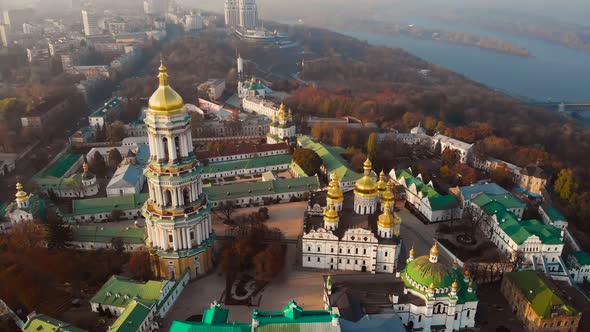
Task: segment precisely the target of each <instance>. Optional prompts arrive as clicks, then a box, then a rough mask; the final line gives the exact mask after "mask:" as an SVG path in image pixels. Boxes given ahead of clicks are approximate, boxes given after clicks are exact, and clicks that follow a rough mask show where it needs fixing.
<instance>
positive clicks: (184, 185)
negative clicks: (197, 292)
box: [142, 64, 214, 279]
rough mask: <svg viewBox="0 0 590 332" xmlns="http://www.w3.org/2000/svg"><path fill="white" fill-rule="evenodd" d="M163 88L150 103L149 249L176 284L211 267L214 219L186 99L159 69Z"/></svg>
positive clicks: (161, 273)
mask: <svg viewBox="0 0 590 332" xmlns="http://www.w3.org/2000/svg"><path fill="white" fill-rule="evenodd" d="M159 71H160V73H159V75H158V78H159V81H160V84H159V87H158V89H157V90H156V91H155V92H154V93H153V94H152V96H151V97H150V99H149V105H148V109H147V110H146V117H145V123H146V125H147V128H148V139H149V147H150V162H149V163H148V165H147V167H146V168H145V170H144V174H145V176H146V178H147V180H148V181H147V182H148V189H149V196H150V198H149V200H148V201H147V202H146V203H145V205H144V207H143V210H142V213H143V215H144V217H145V219H146V231H147V240H146V242H147V243H146V244H147V246H148V247H149V248H150V252H151V254H152V257H153V260H152V267H153V269H154V272H155V273H156V275H159V276H161V277H165V278H170V279H173V278H177V277H180V275H181V274H182V273H183V272H184V271H186V270H188V271H189V272H190V275H191V278H194V277H196V276H197V275H199V274H203V273H206V272H207V271H208V270H209V269H210V268H211V266H212V257H213V238H214V233H213V231H212V228H211V217H210V214H209V211H210V210H209V207H208V204H207V199H206V197H205V196H204V194H203V184H202V182H201V171H202V166H201V165H200V164H199V162H198V161H197V159H196V157H195V154H194V152H193V144H192V137H191V127H190V120H191V117H190V115H189V114H188V112H187V111H186V109H185V108H184V102H183V100H182V97H180V95H179V94H178V93H177V92H176V91H174V89H172V87H170V85H169V84H168V73H167V70H166V67H164V65H163V64H162V65H161V66H160V68H159Z"/></svg>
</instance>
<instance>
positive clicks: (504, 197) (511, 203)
mask: <svg viewBox="0 0 590 332" xmlns="http://www.w3.org/2000/svg"><path fill="white" fill-rule="evenodd" d="M471 202H473V204H475V205H477V206H480V207H481V206H484V205H486V204H488V203H490V202H498V203H500V204H502V205H503V206H504V208H505V209H517V208H524V207H525V206H526V205H525V204H524V203H523V202H521V201H520V200H519V199H518V198H516V197H515V196H514V195H512V194H510V193H506V194H487V193H483V194H480V195H477V196H476V197H474V198H473V199H471Z"/></svg>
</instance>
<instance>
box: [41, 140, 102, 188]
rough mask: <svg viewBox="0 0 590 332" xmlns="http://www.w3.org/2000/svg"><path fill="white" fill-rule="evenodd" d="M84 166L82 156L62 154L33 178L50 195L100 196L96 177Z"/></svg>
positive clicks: (64, 152) (63, 152) (65, 152)
mask: <svg viewBox="0 0 590 332" xmlns="http://www.w3.org/2000/svg"><path fill="white" fill-rule="evenodd" d="M83 165H84V158H83V156H82V155H80V154H72V153H68V152H67V150H64V151H62V152H60V153H59V154H58V155H57V156H56V157H55V158H54V159H53V160H52V161H51V163H49V165H48V166H47V167H45V168H44V169H42V170H41V171H40V172H39V173H37V174H35V176H33V178H32V180H33V182H34V183H35V184H36V185H37V186H38V187H39V189H40V190H41V191H43V192H45V193H47V194H48V195H51V194H53V195H55V196H57V197H69V198H82V197H91V196H95V195H97V194H98V191H99V185H98V183H97V182H96V177H95V176H94V175H93V174H92V173H90V172H89V171H88V168H87V165H86V166H84V167H82V166H83Z"/></svg>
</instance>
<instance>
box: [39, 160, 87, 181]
mask: <svg viewBox="0 0 590 332" xmlns="http://www.w3.org/2000/svg"><path fill="white" fill-rule="evenodd" d="M80 158H82V155H81V154H64V155H63V156H62V157H61V158H60V159H59V160H58V161H56V162H55V164H53V165H52V166H51V167H49V168H48V169H47V170H46V171H45V173H44V175H45V176H49V177H54V178H61V177H63V176H64V174H66V172H67V171H68V170H69V169H70V168H72V166H73V165H74V164H75V163H76V162H77V161H78V160H79V159H80Z"/></svg>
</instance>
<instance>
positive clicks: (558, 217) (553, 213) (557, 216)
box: [543, 206, 567, 221]
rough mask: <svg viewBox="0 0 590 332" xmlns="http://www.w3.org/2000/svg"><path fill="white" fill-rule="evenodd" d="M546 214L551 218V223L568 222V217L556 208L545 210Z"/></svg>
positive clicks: (551, 207)
mask: <svg viewBox="0 0 590 332" xmlns="http://www.w3.org/2000/svg"><path fill="white" fill-rule="evenodd" d="M543 210H545V209H543ZM545 213H546V214H547V216H548V217H549V219H550V220H551V221H566V220H567V219H566V217H565V216H564V215H563V214H562V213H561V212H559V210H557V209H556V208H554V207H553V206H550V207H548V208H547V209H546V210H545Z"/></svg>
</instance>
